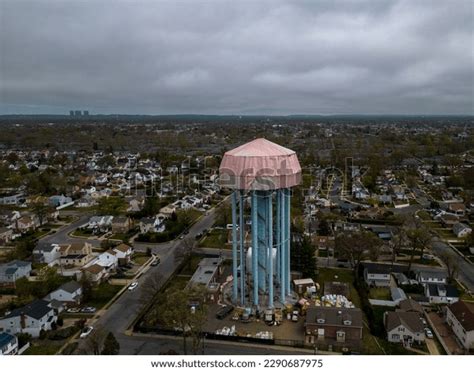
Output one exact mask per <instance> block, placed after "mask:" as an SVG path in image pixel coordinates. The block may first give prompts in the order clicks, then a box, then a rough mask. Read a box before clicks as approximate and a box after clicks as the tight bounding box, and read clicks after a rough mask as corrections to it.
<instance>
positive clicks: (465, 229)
mask: <svg viewBox="0 0 474 371" xmlns="http://www.w3.org/2000/svg"><path fill="white" fill-rule="evenodd" d="M453 233H454V234H455V235H456V237H457V238H464V237H467V236H468V235H469V234H471V233H472V228H471V227H469V226H467V225H466V224H464V223H456V224H454V225H453Z"/></svg>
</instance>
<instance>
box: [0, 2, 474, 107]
mask: <svg viewBox="0 0 474 371" xmlns="http://www.w3.org/2000/svg"><path fill="white" fill-rule="evenodd" d="M473 20H474V16H473V2H472V1H471V0H466V1H463V0H450V1H446V0H426V1H418V0H407V1H395V0H393V1H383V0H372V1H332V0H328V1H316V0H313V1H307V2H303V1H291V2H290V1H278V0H273V1H271V2H265V1H237V0H234V1H228V2H226V1H222V0H219V1H218V0H215V1H206V2H204V1H199V0H195V1H189V2H185V1H162V2H159V1H153V2H152V1H131V0H130V1H119V0H116V1H101V0H93V1H85V0H82V1H72V0H69V1H68V0H63V1H61V0H49V1H44V0H34V1H23V0H12V1H10V0H0V114H5V113H68V112H69V110H70V109H88V110H90V111H91V112H92V113H144V114H170V113H205V114H211V113H215V114H332V113H394V114H397V113H399V114H418V113H419V114H466V113H467V114H473V113H474V105H473V102H474V71H473V68H474V67H473V66H474V47H473V45H474V44H473V42H474V31H473V27H474V26H473V24H474V21H473Z"/></svg>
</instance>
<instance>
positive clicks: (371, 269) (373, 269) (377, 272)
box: [364, 264, 391, 287]
mask: <svg viewBox="0 0 474 371" xmlns="http://www.w3.org/2000/svg"><path fill="white" fill-rule="evenodd" d="M364 267H365V268H364V279H365V282H366V283H367V285H369V286H377V287H390V281H391V275H390V266H389V265H383V264H365V265H364Z"/></svg>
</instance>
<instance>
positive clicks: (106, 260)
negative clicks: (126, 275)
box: [91, 249, 118, 270]
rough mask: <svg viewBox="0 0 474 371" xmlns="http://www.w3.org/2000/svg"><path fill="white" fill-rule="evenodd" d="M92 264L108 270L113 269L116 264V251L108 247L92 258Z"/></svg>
mask: <svg viewBox="0 0 474 371" xmlns="http://www.w3.org/2000/svg"><path fill="white" fill-rule="evenodd" d="M93 264H98V265H100V266H102V267H104V268H107V269H108V270H113V269H115V268H117V266H118V257H117V253H116V252H115V251H114V250H111V249H109V250H107V251H105V252H103V253H102V254H100V255H99V256H97V258H96V259H94V260H93ZM91 265H92V264H91Z"/></svg>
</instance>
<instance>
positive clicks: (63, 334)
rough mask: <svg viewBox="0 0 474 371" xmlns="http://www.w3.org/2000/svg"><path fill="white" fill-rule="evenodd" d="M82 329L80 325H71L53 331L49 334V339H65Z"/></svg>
mask: <svg viewBox="0 0 474 371" xmlns="http://www.w3.org/2000/svg"><path fill="white" fill-rule="evenodd" d="M79 330H80V329H79V327H78V326H69V327H66V328H63V329H60V330H55V331H51V332H50V333H49V334H48V339H50V340H65V339H68V338H70V337H71V336H72V335H74V334H75V333H76V332H78V331H79Z"/></svg>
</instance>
